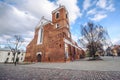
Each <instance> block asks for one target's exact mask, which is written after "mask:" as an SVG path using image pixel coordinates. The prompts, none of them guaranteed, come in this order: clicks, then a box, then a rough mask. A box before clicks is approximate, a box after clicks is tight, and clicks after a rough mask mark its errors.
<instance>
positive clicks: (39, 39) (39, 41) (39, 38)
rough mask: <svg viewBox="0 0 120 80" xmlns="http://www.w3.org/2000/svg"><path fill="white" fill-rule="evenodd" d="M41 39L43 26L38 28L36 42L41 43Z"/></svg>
mask: <svg viewBox="0 0 120 80" xmlns="http://www.w3.org/2000/svg"><path fill="white" fill-rule="evenodd" d="M42 40H43V28H40V29H39V33H38V41H37V44H42Z"/></svg>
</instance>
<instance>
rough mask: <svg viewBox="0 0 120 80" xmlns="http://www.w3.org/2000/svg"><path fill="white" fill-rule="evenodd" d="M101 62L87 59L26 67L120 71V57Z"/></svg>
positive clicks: (107, 58) (105, 58)
mask: <svg viewBox="0 0 120 80" xmlns="http://www.w3.org/2000/svg"><path fill="white" fill-rule="evenodd" d="M102 59H103V60H100V61H88V60H87V59H84V60H79V61H73V62H66V63H35V64H31V65H25V66H27V67H38V68H52V69H53V68H56V69H72V70H95V71H120V57H114V58H113V57H106V56H105V57H102Z"/></svg>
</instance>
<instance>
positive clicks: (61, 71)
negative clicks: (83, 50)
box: [0, 57, 120, 80]
mask: <svg viewBox="0 0 120 80" xmlns="http://www.w3.org/2000/svg"><path fill="white" fill-rule="evenodd" d="M0 80H120V57H115V58H114V59H113V58H112V57H103V61H86V60H80V61H74V62H67V63H35V64H27V65H23V64H22V65H20V64H18V65H17V66H14V65H13V64H0Z"/></svg>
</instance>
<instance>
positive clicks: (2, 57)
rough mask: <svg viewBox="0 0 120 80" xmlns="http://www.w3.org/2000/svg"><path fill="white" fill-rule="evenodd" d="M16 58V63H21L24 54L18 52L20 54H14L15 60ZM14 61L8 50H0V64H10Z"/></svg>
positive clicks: (11, 53)
mask: <svg viewBox="0 0 120 80" xmlns="http://www.w3.org/2000/svg"><path fill="white" fill-rule="evenodd" d="M16 57H18V60H19V61H18V62H23V61H24V58H25V52H24V51H20V54H18V55H17V54H15V59H16ZM15 59H14V55H13V52H11V50H10V49H9V48H0V62H1V63H12V62H13V60H14V61H15Z"/></svg>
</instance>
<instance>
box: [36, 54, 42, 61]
mask: <svg viewBox="0 0 120 80" xmlns="http://www.w3.org/2000/svg"><path fill="white" fill-rule="evenodd" d="M41 59H42V56H41V54H38V55H37V62H41Z"/></svg>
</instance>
